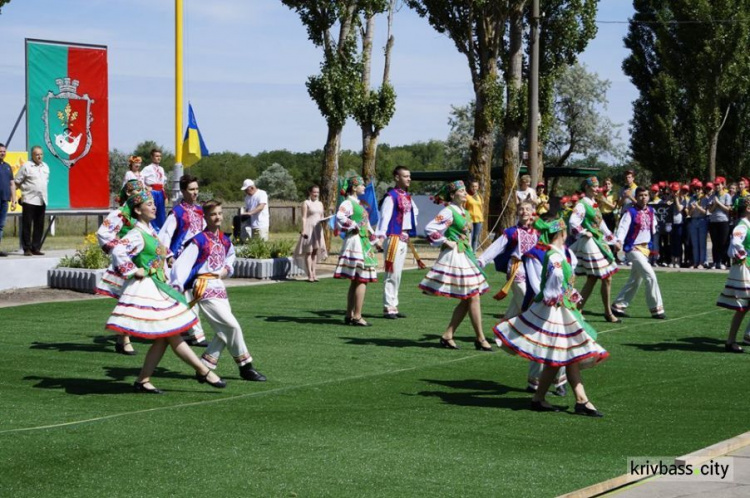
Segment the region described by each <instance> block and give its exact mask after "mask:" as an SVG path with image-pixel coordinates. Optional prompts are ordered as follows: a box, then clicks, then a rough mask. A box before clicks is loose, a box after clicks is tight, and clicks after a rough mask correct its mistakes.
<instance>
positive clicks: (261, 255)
mask: <svg viewBox="0 0 750 498" xmlns="http://www.w3.org/2000/svg"><path fill="white" fill-rule="evenodd" d="M293 248H294V242H293V241H291V240H275V241H273V242H265V241H263V240H261V239H257V238H254V239H250V241H249V242H248V243H247V244H243V245H237V246H236V247H235V253H236V255H237V257H238V258H248V259H269V258H287V257H289V256H291V255H292V251H293Z"/></svg>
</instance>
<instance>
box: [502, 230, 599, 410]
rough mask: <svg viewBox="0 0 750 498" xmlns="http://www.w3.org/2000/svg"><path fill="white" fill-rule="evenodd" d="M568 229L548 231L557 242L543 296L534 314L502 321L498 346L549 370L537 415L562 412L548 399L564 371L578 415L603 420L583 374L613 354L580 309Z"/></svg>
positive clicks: (536, 399) (535, 401)
mask: <svg viewBox="0 0 750 498" xmlns="http://www.w3.org/2000/svg"><path fill="white" fill-rule="evenodd" d="M540 228H542V227H540ZM565 228H566V227H565V222H564V221H563V220H562V219H561V218H557V219H556V220H553V221H552V222H550V223H549V224H548V226H547V227H544V228H543V230H546V231H547V232H548V233H549V234H550V237H551V238H552V240H551V241H550V246H549V250H548V251H547V252H546V254H545V256H544V261H543V262H542V268H543V273H542V280H541V282H540V288H541V291H540V293H539V294H538V295H537V296H536V297H535V298H534V302H533V304H532V305H531V307H530V308H529V309H528V310H526V311H524V312H523V313H521V314H520V315H519V316H517V317H515V318H511V319H510V320H503V321H501V322H500V323H498V324H497V325H496V326H495V327H494V329H493V331H494V333H495V336H496V341H497V343H498V345H499V346H502V347H503V349H505V350H506V351H507V352H509V353H510V354H517V355H519V356H523V357H524V358H526V359H529V360H531V361H534V362H537V363H540V364H542V365H544V368H543V371H542V375H541V378H540V380H539V387H538V388H537V390H536V392H535V393H534V396H533V398H532V400H531V409H532V410H534V411H558V408H556V407H553V406H552V405H550V404H549V403H547V402H546V401H545V396H546V394H547V390H548V389H549V387H550V385H551V384H552V382H553V379H554V378H555V376H556V375H557V374H558V370H559V369H560V368H561V367H565V368H566V371H567V375H568V380H569V381H570V385H571V386H572V387H573V392H574V393H575V397H576V404H575V409H574V413H575V414H577V415H586V416H591V417H601V416H602V414H601V413H600V412H599V411H598V410H597V409H596V407H595V406H594V405H593V404H592V403H591V402H590V401H589V399H588V397H587V395H586V391H585V389H584V387H583V383H582V381H581V369H583V368H587V367H591V366H593V365H595V364H597V363H599V362H601V361H603V360H604V359H606V358H607V356H608V355H609V354H608V353H607V351H605V350H604V349H603V348H602V347H601V346H600V345H599V344H597V343H596V331H595V330H594V329H593V328H592V327H591V326H590V325H589V324H588V323H587V322H586V321H585V320H584V319H583V316H581V313H580V312H579V311H578V310H577V309H576V304H575V303H576V301H578V300H580V298H581V296H580V295H579V294H578V291H576V290H575V287H573V281H574V278H575V277H574V275H573V265H572V264H571V263H569V262H568V260H567V258H566V255H565V244H564V242H565Z"/></svg>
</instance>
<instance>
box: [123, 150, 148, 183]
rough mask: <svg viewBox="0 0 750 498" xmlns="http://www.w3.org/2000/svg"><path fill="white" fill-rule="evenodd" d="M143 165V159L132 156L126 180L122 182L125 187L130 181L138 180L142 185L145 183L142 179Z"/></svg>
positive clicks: (129, 160)
mask: <svg viewBox="0 0 750 498" xmlns="http://www.w3.org/2000/svg"><path fill="white" fill-rule="evenodd" d="M142 163H143V159H141V158H140V157H139V156H130V158H129V159H128V171H127V172H126V173H125V179H124V180H123V181H122V184H123V185H125V184H126V183H128V182H129V181H130V180H138V181H139V182H140V183H143V179H142V178H141V164H142Z"/></svg>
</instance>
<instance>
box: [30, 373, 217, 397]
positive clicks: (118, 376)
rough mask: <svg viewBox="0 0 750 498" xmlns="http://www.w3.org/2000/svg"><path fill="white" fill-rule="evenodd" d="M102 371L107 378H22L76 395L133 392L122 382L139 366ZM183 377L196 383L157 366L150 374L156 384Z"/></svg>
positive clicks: (187, 377) (133, 376)
mask: <svg viewBox="0 0 750 498" xmlns="http://www.w3.org/2000/svg"><path fill="white" fill-rule="evenodd" d="M104 371H105V373H106V375H107V377H109V378H108V379H85V378H73V377H67V378H66V377H59V378H56V377H41V376H36V375H30V376H27V377H24V378H23V380H31V381H37V383H36V384H34V386H33V387H35V388H37V389H64V390H65V393H66V394H74V395H76V396H85V395H87V394H133V393H134V391H133V385H132V383H131V382H124V381H125V379H133V380H135V379H136V378H137V377H138V373H139V372H140V371H141V369H140V367H135V368H122V367H104ZM165 378H170V379H185V380H186V382H187V384H186V385H188V384H189V385H190V386H191V387H194V386H193V384H196V385H197V382H196V381H195V380H194V378H193V376H192V375H188V374H182V373H178V372H173V371H171V370H167V369H165V368H161V367H158V368H157V369H156V370H155V371H154V374H153V376H152V380H153V382H154V383H155V384H157V385H158V383H159V379H165ZM177 391H181V390H179V389H170V390H169V392H177ZM184 391H185V392H189V391H192V390H191V389H185V390H184ZM207 392H211V393H212V394H219V393H218V392H215V391H207Z"/></svg>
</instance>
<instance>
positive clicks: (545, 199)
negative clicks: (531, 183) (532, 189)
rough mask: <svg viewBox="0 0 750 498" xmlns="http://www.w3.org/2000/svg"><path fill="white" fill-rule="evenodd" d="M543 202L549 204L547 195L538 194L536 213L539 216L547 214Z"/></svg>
mask: <svg viewBox="0 0 750 498" xmlns="http://www.w3.org/2000/svg"><path fill="white" fill-rule="evenodd" d="M545 204H549V196H548V195H547V194H542V195H540V196H539V204H537V205H536V214H538V215H539V216H541V215H543V214H547V211H549V210H548V209H547V208H546V207H545Z"/></svg>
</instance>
